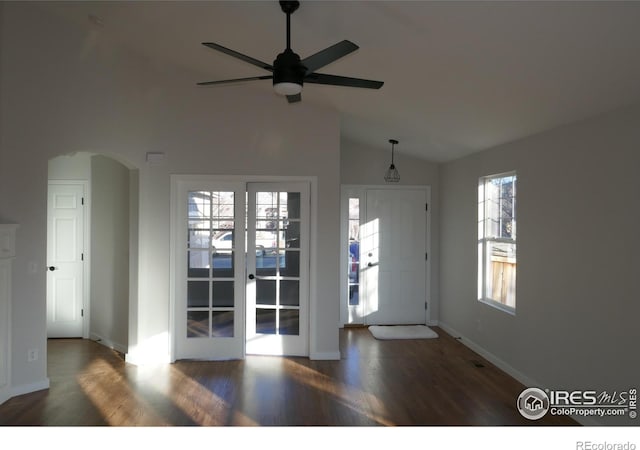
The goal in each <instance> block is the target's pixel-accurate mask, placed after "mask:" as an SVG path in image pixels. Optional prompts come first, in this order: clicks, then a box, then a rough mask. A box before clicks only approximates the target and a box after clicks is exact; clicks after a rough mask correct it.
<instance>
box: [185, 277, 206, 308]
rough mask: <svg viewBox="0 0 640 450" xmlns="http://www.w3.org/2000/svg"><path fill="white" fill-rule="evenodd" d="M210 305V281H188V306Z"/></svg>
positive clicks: (200, 306)
mask: <svg viewBox="0 0 640 450" xmlns="http://www.w3.org/2000/svg"><path fill="white" fill-rule="evenodd" d="M208 306H209V281H188V282H187V307H188V308H202V307H208Z"/></svg>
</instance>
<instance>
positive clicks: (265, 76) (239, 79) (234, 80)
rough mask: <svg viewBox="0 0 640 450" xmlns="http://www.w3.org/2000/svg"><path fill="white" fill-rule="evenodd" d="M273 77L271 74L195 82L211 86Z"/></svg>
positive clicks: (199, 84)
mask: <svg viewBox="0 0 640 450" xmlns="http://www.w3.org/2000/svg"><path fill="white" fill-rule="evenodd" d="M271 79H273V75H262V76H259V77H248V78H234V79H231V80H217V81H203V82H201V83H197V84H198V86H211V85H214V84H224V83H237V82H239V81H253V80H271Z"/></svg>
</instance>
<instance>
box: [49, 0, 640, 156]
mask: <svg viewBox="0 0 640 450" xmlns="http://www.w3.org/2000/svg"><path fill="white" fill-rule="evenodd" d="M44 7H47V8H50V9H51V11H52V12H55V13H56V14H62V15H63V16H65V17H67V18H69V19H71V20H74V21H76V22H78V23H79V24H84V26H87V27H94V28H95V29H96V30H97V32H99V33H104V34H106V35H108V36H110V37H111V38H113V39H116V40H117V41H118V42H119V43H120V44H122V45H124V46H126V47H129V48H130V49H131V50H132V51H135V52H139V53H141V54H143V55H144V56H145V57H147V58H151V59H153V60H155V61H157V62H158V63H161V64H171V65H176V66H180V67H183V68H185V69H188V70H189V71H191V72H192V73H194V74H197V78H196V76H194V80H193V81H194V83H196V82H199V81H209V80H216V79H226V78H238V77H251V76H257V75H264V74H267V72H264V71H262V70H261V69H260V68H258V67H255V66H252V65H250V64H247V63H245V62H242V61H239V60H237V59H234V58H232V57H230V56H228V55H225V54H222V53H219V52H216V51H214V50H211V49H209V48H206V47H204V46H202V45H201V43H202V42H205V41H209V42H216V43H218V44H221V45H223V46H225V47H229V48H231V49H233V50H236V51H238V52H240V53H244V54H245V55H249V56H252V57H254V58H256V59H259V60H262V61H265V62H268V63H271V62H272V61H273V60H274V58H275V56H276V55H277V54H278V53H280V52H281V51H282V50H283V49H284V48H285V43H286V39H285V23H286V19H285V15H284V14H283V13H282V11H281V10H280V6H279V5H278V2H276V1H258V2H255V1H252V2H249V1H233V2H223V1H210V2H207V1H199V2H185V1H178V2H169V1H159V2H151V1H144V2H142V1H141V2H112V1H108V2H97V1H86V2H83V1H75V2H69V3H63V2H46V4H44ZM639 24H640V2H633V1H629V2H615V1H587V2H580V1H559V2H553V1H531V2H528V1H513V2H509V1H497V2H489V1H471V2H463V1H443V2H436V1H410V2H402V1H304V0H303V1H302V2H301V5H300V8H299V9H298V10H297V11H296V12H295V13H294V14H293V15H292V18H291V26H292V30H291V34H292V35H291V40H292V48H293V50H294V51H295V52H296V53H298V54H300V56H301V57H302V58H304V57H306V56H309V55H311V54H313V53H315V52H317V51H319V50H321V49H324V48H326V47H328V46H330V45H332V44H335V43H336V42H339V41H341V40H344V39H348V40H350V41H352V42H354V43H356V44H357V45H358V46H359V47H360V48H359V49H358V50H357V51H355V52H353V53H351V54H349V55H347V56H345V57H344V58H341V59H339V60H337V61H336V62H334V63H332V64H330V65H328V66H326V67H325V68H323V69H321V70H319V72H324V73H331V74H337V75H344V76H351V77H358V78H368V79H374V80H381V81H384V82H385V84H384V86H383V87H382V88H381V89H380V90H369V89H355V88H346V87H333V86H322V85H315V84H314V85H312V84H306V85H305V86H304V90H303V100H302V101H303V102H308V103H311V104H318V105H322V106H325V107H330V108H335V109H336V110H338V111H339V112H340V115H341V118H342V120H341V126H342V136H343V139H346V140H349V141H354V142H359V143H361V144H363V145H366V146H370V147H372V148H384V149H388V145H389V144H388V139H389V138H396V139H398V140H399V141H400V145H399V146H398V148H397V150H398V151H400V152H402V153H406V154H411V155H414V156H419V157H423V158H425V159H428V160H432V161H448V160H451V159H455V158H458V157H461V156H463V155H467V154H470V153H473V152H476V151H480V150H483V149H486V148H489V147H492V146H495V145H498V144H501V143H504V142H509V141H512V140H516V139H519V138H522V137H525V136H528V135H531V134H535V133H537V132H541V131H544V130H547V129H551V128H554V127H556V126H559V125H562V124H565V123H570V122H573V121H576V120H579V119H582V118H586V117H589V116H593V115H597V114H599V113H602V112H605V111H607V110H611V109H614V108H617V107H620V106H624V105H627V104H631V103H635V102H638V101H640V82H639V80H640V57H639V55H640V26H639ZM202 89H203V92H202V95H207V89H231V90H243V89H264V90H265V91H272V86H271V81H269V80H264V81H263V80H261V81H252V82H250V83H248V84H230V85H222V86H216V87H208V88H202ZM273 95H276V94H275V93H274V94H273ZM282 101H283V102H284V101H286V100H285V99H284V98H283V99H282ZM290 107H292V108H295V107H296V104H291V105H290Z"/></svg>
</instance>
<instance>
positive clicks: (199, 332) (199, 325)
mask: <svg viewBox="0 0 640 450" xmlns="http://www.w3.org/2000/svg"><path fill="white" fill-rule="evenodd" d="M187 337H190V338H199V337H209V311H188V312H187Z"/></svg>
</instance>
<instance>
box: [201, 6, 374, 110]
mask: <svg viewBox="0 0 640 450" xmlns="http://www.w3.org/2000/svg"><path fill="white" fill-rule="evenodd" d="M299 6H300V2H299V1H281V2H280V8H281V9H282V12H284V13H285V14H286V15H287V48H286V49H285V50H284V52H282V53H280V54H279V55H278V56H277V57H276V59H275V61H274V62H273V65H271V64H267V63H265V62H262V61H259V60H257V59H255V58H252V57H250V56H247V55H243V54H242V53H238V52H236V51H234V50H231V49H228V48H226V47H223V46H222V45H219V44H215V43H213V42H203V43H202V45H205V46H207V47H209V48H212V49H214V50H218V51H220V52H222V53H226V54H227V55H230V56H233V57H235V58H238V59H241V60H242V61H245V62H248V63H249V64H253V65H254V66H258V67H260V68H261V69H264V70H267V71H269V72H271V73H272V75H261V76H256V77H248V78H235V79H230V80H218V81H205V82H202V83H198V85H199V86H211V85H214V84H223V83H235V82H239V81H254V80H273V88H274V90H275V91H276V93H278V94H280V95H285V96H286V97H287V100H288V101H289V103H295V102H299V101H300V100H302V94H301V92H302V86H303V84H304V83H312V84H328V85H333V86H348V87H356V88H366V89H380V88H381V87H382V85H383V84H384V83H383V82H382V81H373V80H364V79H361V78H350V77H342V76H338V75H328V74H324V73H317V72H316V70H318V69H320V68H322V67H324V66H326V65H328V64H330V63H332V62H333V61H335V60H337V59H340V58H342V57H343V56H346V55H348V54H349V53H351V52H353V51H355V50H357V49H358V46H357V45H356V44H354V43H353V42H350V41H346V40H345V41H341V42H338V43H337V44H335V45H332V46H331V47H327V48H326V49H324V50H321V51H319V52H318V53H315V54H313V55H311V56H309V57H307V58H305V59H300V56H299V55H297V54H296V53H294V52H293V50H291V14H293V12H295V11H296V10H297V9H298V7H299Z"/></svg>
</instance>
